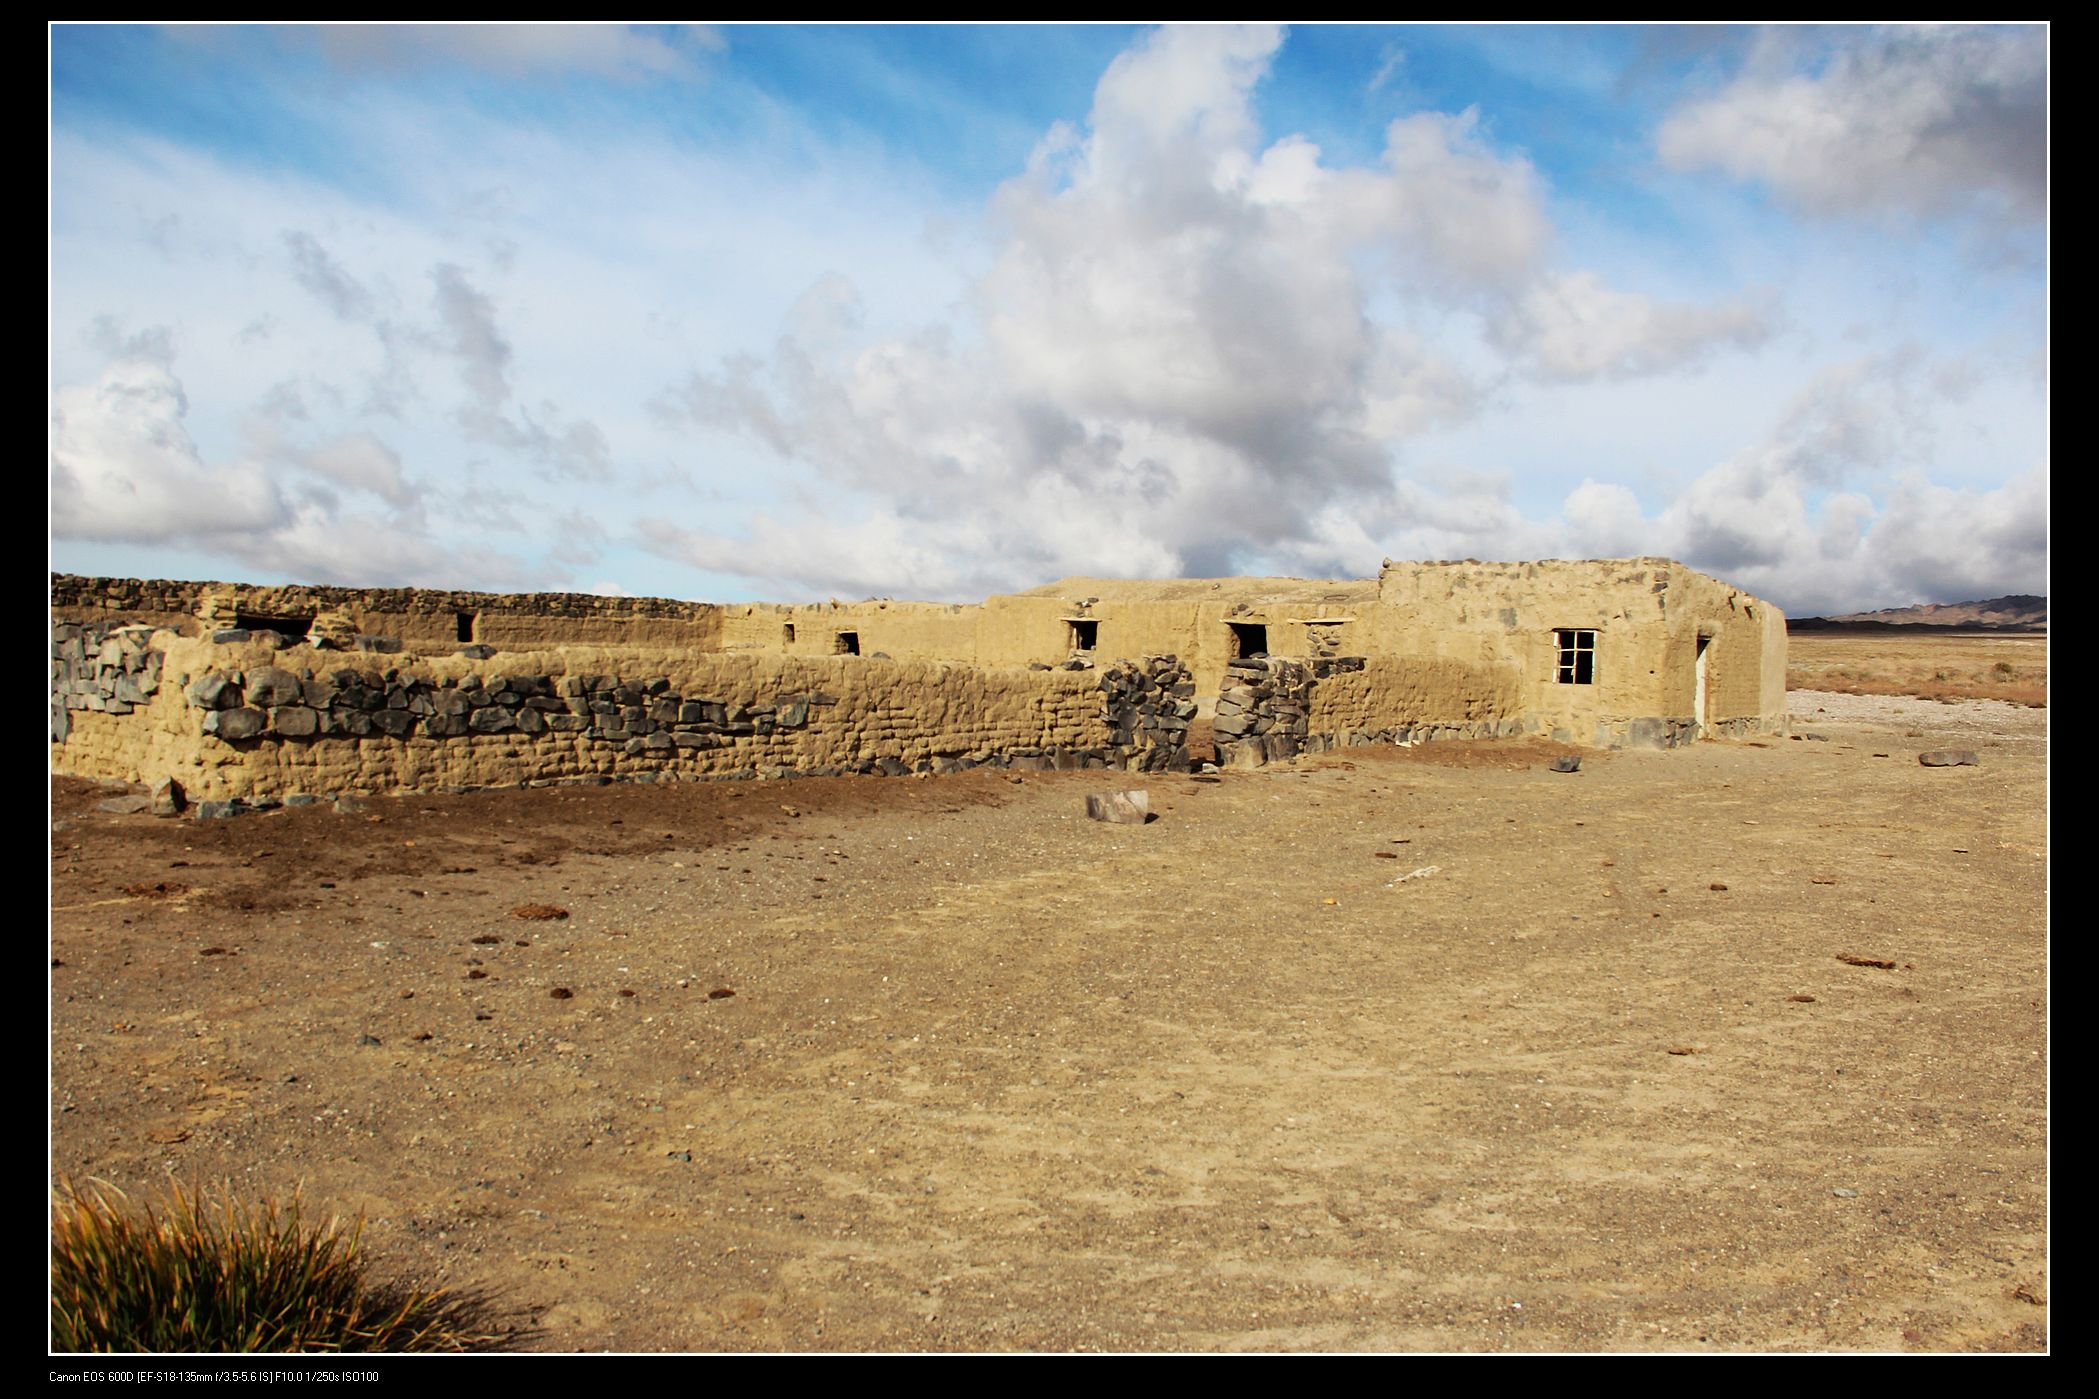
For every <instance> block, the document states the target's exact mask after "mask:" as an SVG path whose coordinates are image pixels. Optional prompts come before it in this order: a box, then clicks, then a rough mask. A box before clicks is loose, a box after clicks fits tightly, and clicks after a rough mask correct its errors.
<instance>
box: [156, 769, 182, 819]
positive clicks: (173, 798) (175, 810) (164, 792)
mask: <svg viewBox="0 0 2099 1399" xmlns="http://www.w3.org/2000/svg"><path fill="white" fill-rule="evenodd" d="M188 805H189V796H188V794H187V793H185V792H184V791H183V790H182V784H181V783H180V782H177V781H176V780H175V779H174V778H172V777H163V778H162V779H161V780H160V781H159V782H158V783H156V784H154V787H153V814H154V815H155V816H180V815H181V814H182V809H183V808H184V807H186V806H188Z"/></svg>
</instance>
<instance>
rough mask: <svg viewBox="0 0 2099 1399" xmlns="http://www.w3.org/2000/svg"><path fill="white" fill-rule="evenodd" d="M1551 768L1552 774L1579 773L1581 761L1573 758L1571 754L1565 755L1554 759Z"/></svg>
mask: <svg viewBox="0 0 2099 1399" xmlns="http://www.w3.org/2000/svg"><path fill="white" fill-rule="evenodd" d="M1551 766H1552V770H1553V771H1554V772H1579V771H1581V766H1582V760H1581V759H1580V758H1577V757H1575V756H1574V755H1573V754H1572V753H1566V754H1562V755H1561V756H1559V757H1557V758H1554V759H1553V760H1552V764H1551Z"/></svg>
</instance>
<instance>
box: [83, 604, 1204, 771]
mask: <svg viewBox="0 0 2099 1399" xmlns="http://www.w3.org/2000/svg"><path fill="white" fill-rule="evenodd" d="M216 635H218V636H221V637H225V638H227V640H225V641H220V642H215V641H213V640H211V639H208V638H198V639H186V638H181V637H177V636H175V635H174V634H173V633H171V632H168V631H165V630H163V631H161V632H158V633H156V634H152V636H153V640H155V641H157V642H158V643H159V644H160V646H161V647H162V648H164V650H165V652H166V654H165V657H164V659H162V660H160V661H159V662H158V665H159V667H160V671H159V675H161V676H165V680H164V681H163V682H162V683H160V684H158V686H157V693H156V694H155V695H153V696H152V697H151V702H150V703H148V704H146V705H144V706H139V705H132V706H131V708H130V709H129V710H127V711H124V712H115V711H107V710H105V711H102V712H92V713H81V714H79V715H77V716H76V717H75V718H74V721H73V722H72V723H71V724H70V725H69V731H68V732H67V733H64V734H61V733H59V732H58V731H57V730H56V728H54V733H53V742H54V745H55V746H54V749H53V765H54V767H57V768H60V769H62V770H68V771H75V772H80V773H82V774H84V775H90V776H100V777H114V778H119V779H122V780H127V781H140V782H154V781H158V780H160V779H161V778H163V777H174V778H176V779H177V780H178V781H179V782H181V783H182V785H183V787H184V789H185V790H186V791H188V792H189V793H190V794H191V795H192V796H194V797H200V798H209V799H214V800H220V801H225V800H245V801H249V802H252V803H258V804H266V803H268V802H270V801H275V800H281V799H283V798H285V797H289V796H298V795H315V796H318V795H324V794H332V793H344V792H381V793H383V792H401V791H442V790H473V789H477V788H482V787H505V786H515V785H520V784H528V785H546V784H550V783H560V782H603V781H619V780H642V781H663V780H681V779H699V778H734V777H785V776H792V775H840V774H846V773H867V774H886V775H903V774H907V773H944V772H957V771H962V770H965V769H967V768H971V767H975V766H978V765H991V766H1000V767H1020V768H1081V767H1093V768H1139V769H1145V770H1155V769H1158V768H1166V767H1185V766H1186V763H1187V754H1186V742H1185V740H1186V723H1187V716H1186V715H1185V714H1183V713H1182V712H1181V710H1182V709H1183V708H1184V707H1185V708H1188V709H1191V710H1192V702H1190V701H1188V700H1187V699H1186V698H1185V695H1182V694H1176V693H1175V691H1177V690H1183V689H1185V688H1186V687H1188V686H1189V683H1190V682H1189V681H1188V677H1187V674H1186V671H1185V669H1184V668H1182V667H1181V666H1180V665H1179V663H1178V662H1177V661H1174V660H1173V659H1172V658H1163V659H1157V660H1146V661H1142V662H1119V663H1117V665H1116V666H1115V667H1113V668H1112V670H1111V671H1110V673H1109V675H1110V676H1112V677H1113V678H1112V679H1110V678H1109V676H1100V675H1096V674H1094V673H1093V672H1090V671H1065V670H1053V671H1035V670H1028V669H1024V668H1011V669H983V668H976V667H969V666H957V665H947V664H940V663H918V662H888V661H879V660H871V659H863V658H858V657H836V658H831V657H825V658H806V659H804V658H786V657H761V656H748V655H744V656H739V655H723V654H719V653H716V654H701V655H693V654H691V653H680V652H676V651H669V650H666V651H660V652H656V653H646V652H643V653H641V654H636V653H635V652H634V651H631V650H629V651H622V650H619V649H611V648H587V647H577V648H563V649H562V650H560V651H558V652H538V653H516V654H513V653H507V652H506V653H500V654H498V655H497V656H495V657H492V658H491V657H487V656H485V655H471V656H460V655H454V656H443V657H421V656H416V655H414V654H412V653H410V654H405V655H402V656H400V657H399V660H400V662H401V663H400V664H397V665H386V664H382V662H385V661H390V660H393V659H395V658H394V657H391V656H371V655H345V654H344V653H341V652H331V651H327V650H322V649H317V648H315V647H313V646H310V645H295V646H289V647H287V646H285V645H284V644H283V642H282V640H281V638H276V637H260V636H258V637H246V636H244V635H243V634H242V633H239V632H237V631H222V632H219V633H217V634H216ZM69 639H71V640H78V639H77V638H69ZM130 644H131V643H128V642H127V643H125V644H124V646H119V647H118V651H119V653H121V654H129V652H128V651H127V650H125V646H128V645H130ZM467 649H468V650H469V651H471V652H477V653H478V652H481V651H483V650H484V649H485V648H480V647H470V648H467ZM76 664H77V663H76ZM1140 680H1141V681H1142V682H1143V683H1142V687H1140V685H1139V684H1138V682H1139V681H1140ZM73 683H78V682H73ZM97 683H100V680H99V673H98V678H97ZM1143 687H1148V689H1147V688H1143ZM68 713H69V714H70V713H72V711H68ZM82 721H85V722H82Z"/></svg>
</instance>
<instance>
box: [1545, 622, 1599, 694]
mask: <svg viewBox="0 0 2099 1399" xmlns="http://www.w3.org/2000/svg"><path fill="white" fill-rule="evenodd" d="M1552 635H1553V639H1554V641H1555V642H1556V643H1557V645H1558V646H1559V651H1560V659H1559V666H1558V669H1557V672H1556V674H1557V677H1558V679H1559V682H1560V683H1561V684H1562V685H1594V684H1595V683H1596V633H1595V632H1593V631H1556V632H1554V633H1553V634H1552Z"/></svg>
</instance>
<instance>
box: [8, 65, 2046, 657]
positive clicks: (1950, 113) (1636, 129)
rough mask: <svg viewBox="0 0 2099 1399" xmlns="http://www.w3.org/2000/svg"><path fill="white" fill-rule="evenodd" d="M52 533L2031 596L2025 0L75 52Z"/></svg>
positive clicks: (925, 593)
mask: <svg viewBox="0 0 2099 1399" xmlns="http://www.w3.org/2000/svg"><path fill="white" fill-rule="evenodd" d="M48 32H49V40H50V278H49V327H50V335H49V347H48V353H49V385H48V398H49V410H50V426H49V433H50V447H49V493H50V499H49V503H50V522H49V523H50V561H51V567H52V568H54V569H57V570H61V571H66V572H74V573H89V574H111V575H121V576H133V577H168V578H208V579H226V580H237V581H244V582H254V583H278V582H303V583H330V584H342V585H348V586H382V585H384V586H403V585H415V586H426V587H448V588H470V589H479V590H488V591H568V592H597V593H630V594H638V595H654V596H666V597H679V598H690V599H698V600H709V601H722V602H733V601H743V600H749V599H770V600H778V601H816V600H822V599H824V598H829V597H837V598H845V599H858V598H863V597H872V596H881V597H897V598H920V599H935V600H955V601H964V600H970V599H975V598H981V597H983V596H985V595H987V594H990V593H994V592H1001V591H1014V590H1019V589H1025V588H1030V587H1035V586H1038V585H1040V584H1043V583H1046V582H1050V581H1052V580H1055V579H1057V578H1060V577H1064V576H1068V575H1090V576H1097V577H1177V576H1193V577H1207V576H1227V575H1268V574H1276V575H1288V576H1298V577H1330V578H1364V577H1374V576H1375V574H1376V570H1377V568H1378V565H1379V563H1380V562H1381V561H1382V560H1384V559H1386V558H1397V559H1460V558H1478V559H1510V558H1547V557H1557V558H1570V557H1620V556H1628V555H1645V554H1659V555H1666V556H1670V557H1674V558H1677V559H1681V560H1682V561H1684V562H1685V563H1688V564H1690V565H1691V566H1692V567H1694V568H1698V569H1702V570H1704V571H1706V572H1708V573H1712V574H1714V575H1716V576H1718V577H1720V578H1723V579H1725V580H1727V581H1728V582H1731V583H1735V584H1737V585H1739V586H1742V587H1744V588H1747V589H1749V590H1750V591H1752V592H1754V593H1757V594H1758V595H1760V596H1763V597H1766V598H1768V599H1770V600H1771V601H1773V602H1775V603H1776V604H1778V605H1779V606H1780V607H1781V608H1783V609H1785V610H1786V611H1787V612H1789V613H1791V614H1794V615H1804V614H1810V613H1817V612H1836V611H1849V610H1854V609H1865V608H1877V607H1892V606H1902V605H1906V604H1909V603H1913V602H1923V601H1938V602H1952V601H1964V600H1968V599H1976V598H1985V597H1992V596H1997V595H2000V594H2004V593H2045V592H2046V590H2047V569H2048V500H2049V487H2048V431H2047V428H2048V318H2047V299H2046V294H2047V267H2048V264H2047V241H2046V240H2047V227H2048V225H2047V211H2048V180H2047V172H2048V162H2047V156H2048V147H2047V129H2048V124H2047V114H2048V106H2047V77H2048V39H2049V31H2048V30H2047V28H2046V27H2045V26H2036V25H2026V26H2003V27H1942V28H1931V27H1918V26H1904V27H1866V26H1828V27H1789V28H1738V27H1727V26H1679V27H1530V26H1392V27H1382V26H1380V27H1337V26H1309V27H1297V28H1291V29H1284V28H1279V27H1248V28H1238V27H1213V26H1197V27H1189V28H1167V29H1152V28H1132V27H1120V26H1112V27H1111V26H1102V27H1094V26H1051V27H1032V26H983V27H822V26H810V27H793V26H790V27H774V26H720V27H678V26H619V25H590V26H556V25H543V26H452V25H426V26H380V25H371V26H350V25H340V26H114V25H112V26H83V25H55V26H52V27H51V28H50V29H49V31H48Z"/></svg>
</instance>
